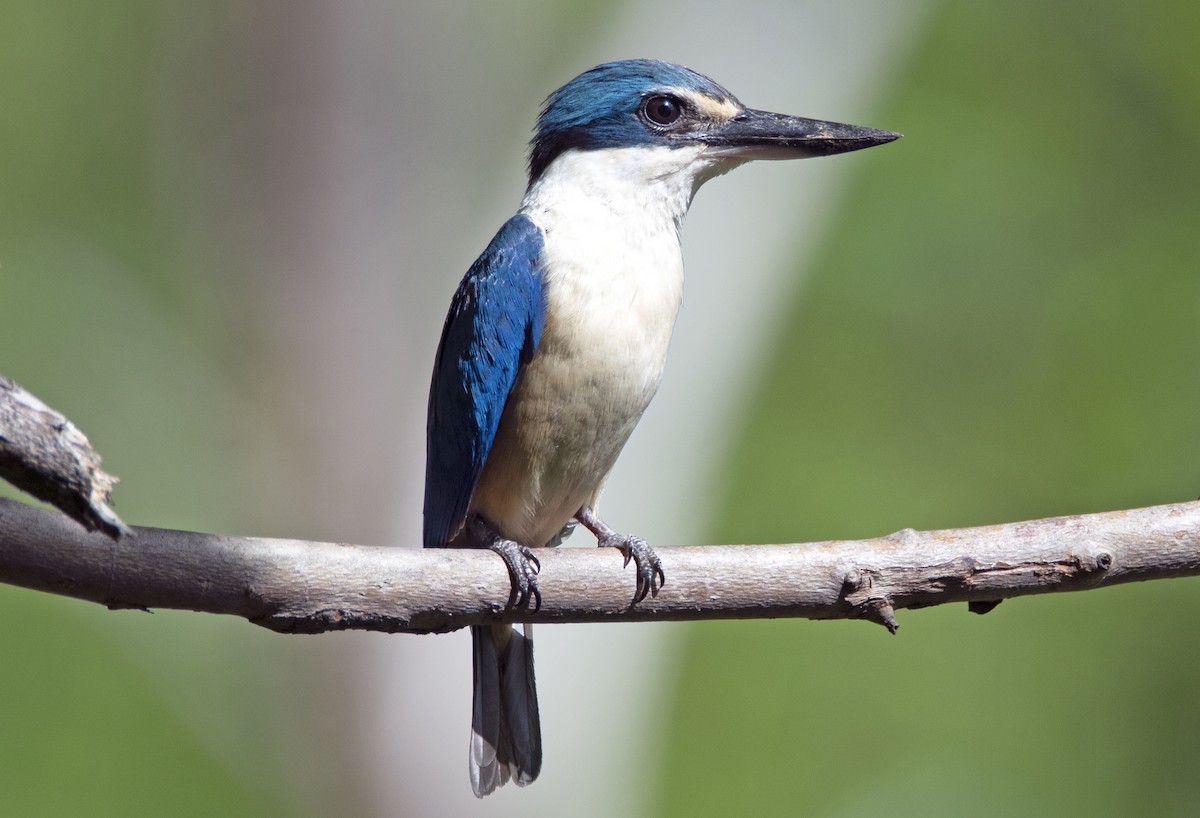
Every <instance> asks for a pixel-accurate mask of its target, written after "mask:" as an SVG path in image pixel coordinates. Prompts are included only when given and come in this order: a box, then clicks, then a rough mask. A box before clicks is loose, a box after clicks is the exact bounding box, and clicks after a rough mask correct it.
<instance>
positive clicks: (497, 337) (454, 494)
mask: <svg viewBox="0 0 1200 818" xmlns="http://www.w3.org/2000/svg"><path fill="white" fill-rule="evenodd" d="M542 247H543V240H542V231H541V230H540V229H539V228H538V227H537V226H536V225H535V224H534V223H533V222H532V221H530V219H529V218H528V217H527V216H524V215H517V216H514V217H513V218H511V219H509V220H508V221H507V222H505V224H504V226H503V227H501V228H500V231H499V232H498V233H497V234H496V236H495V238H493V239H492V242H491V244H489V245H488V247H487V249H486V250H484V251H483V254H482V255H481V256H480V257H479V258H478V259H476V261H475V263H474V264H472V265H471V269H469V270H468V271H467V274H466V275H465V276H464V277H463V280H462V283H460V284H459V286H458V290H457V291H456V292H455V293H454V298H453V300H452V301H451V302H450V313H449V315H447V316H446V324H445V326H444V327H443V328H442V339H441V342H440V343H439V344H438V351H437V356H436V357H435V360H434V366H433V383H432V384H431V386H430V389H429V423H428V437H427V439H426V460H425V532H424V543H425V547H426V548H437V547H441V546H444V545H446V543H447V542H449V541H450V539H452V538H453V537H454V535H455V534H457V533H458V530H459V529H460V528H461V527H462V524H463V520H464V519H465V517H466V513H467V507H468V505H469V504H470V502H471V493H472V492H473V491H474V490H475V484H476V482H477V481H478V480H479V474H480V472H482V471H483V464H484V461H485V460H486V459H487V455H488V451H489V450H490V449H491V447H492V441H493V440H494V439H495V437H496V429H497V427H498V426H499V425H500V416H501V415H502V414H503V412H504V406H505V404H506V403H507V401H508V396H509V394H510V393H511V392H512V388H513V384H515V383H516V380H517V375H518V374H519V373H520V369H521V367H522V365H523V364H524V363H526V362H527V361H528V360H529V359H530V357H531V356H532V355H533V352H534V350H535V349H536V348H537V344H538V340H539V339H540V338H541V334H542V325H543V323H544V321H545V296H544V292H543V276H542V271H541V267H540V257H541V252H542Z"/></svg>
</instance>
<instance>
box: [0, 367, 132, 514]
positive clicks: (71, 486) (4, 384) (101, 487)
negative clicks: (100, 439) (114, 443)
mask: <svg viewBox="0 0 1200 818" xmlns="http://www.w3.org/2000/svg"><path fill="white" fill-rule="evenodd" d="M0 478H3V479H5V480H7V481H8V482H10V483H12V484H13V485H14V486H16V487H17V488H19V489H22V490H24V491H27V492H29V493H30V494H32V495H33V496H34V497H37V498H38V499H39V500H45V501H46V502H47V503H51V504H53V505H55V506H57V507H58V508H59V509H61V510H62V511H64V512H66V513H67V514H69V515H71V516H72V517H74V518H75V519H76V520H78V521H79V522H80V523H81V524H82V525H83V526H85V527H86V528H88V529H89V530H97V529H98V530H100V531H104V532H105V533H107V534H108V535H109V536H110V537H118V536H120V535H121V534H123V533H125V530H126V529H125V524H124V523H123V522H121V518H120V517H118V516H117V515H116V514H115V513H114V512H113V510H112V509H111V508H109V506H108V503H109V501H110V499H111V498H112V489H113V485H114V484H115V483H116V482H117V479H116V478H115V477H113V476H112V475H110V474H108V473H107V472H105V471H104V470H103V469H102V468H100V455H98V454H96V452H95V450H94V449H92V444H90V443H88V439H87V438H86V437H84V434H83V432H81V431H79V428H78V427H77V426H75V424H73V423H71V421H69V420H67V419H66V418H65V417H63V415H62V414H60V413H59V412H56V411H55V410H53V409H51V408H50V407H49V406H47V405H46V404H44V403H42V402H41V401H40V400H38V399H37V398H36V397H34V396H33V395H32V394H30V393H29V392H27V391H26V390H25V389H23V388H22V387H21V386H20V385H19V384H17V383H15V382H14V381H12V380H10V379H8V378H6V377H4V376H3V375H0Z"/></svg>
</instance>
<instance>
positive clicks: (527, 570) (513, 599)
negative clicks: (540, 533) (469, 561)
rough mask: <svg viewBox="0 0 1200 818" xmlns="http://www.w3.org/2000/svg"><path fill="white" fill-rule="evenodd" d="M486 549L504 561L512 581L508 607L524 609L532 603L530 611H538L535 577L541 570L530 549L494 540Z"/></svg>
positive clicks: (505, 541)
mask: <svg viewBox="0 0 1200 818" xmlns="http://www.w3.org/2000/svg"><path fill="white" fill-rule="evenodd" d="M488 547H489V548H490V549H491V550H492V551H495V552H496V553H497V554H499V555H500V557H501V559H503V560H504V565H505V567H506V568H508V575H509V578H510V579H512V590H511V591H510V592H509V594H508V606H509V607H510V608H525V607H529V606H530V604H531V603H532V606H533V607H532V610H534V611H538V610H540V609H541V607H542V591H541V589H540V588H539V587H538V581H537V575H538V574H539V573H541V570H542V563H541V560H539V559H538V558H537V557H535V556H534V555H533V551H532V550H531V549H529V548H527V547H526V546H524V545H520V544H519V543H515V542H513V541H512V540H503V539H501V540H496V541H495V542H494V543H492V544H491V545H490V546H488Z"/></svg>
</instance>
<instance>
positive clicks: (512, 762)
mask: <svg viewBox="0 0 1200 818" xmlns="http://www.w3.org/2000/svg"><path fill="white" fill-rule="evenodd" d="M471 647H472V652H473V659H474V666H475V695H474V700H473V705H472V708H471V757H470V769H471V788H472V789H474V790H475V795H476V796H477V797H479V798H482V797H483V796H485V795H487V794H488V793H490V792H491V791H492V790H494V789H496V787H499V786H501V785H502V784H505V783H506V782H507V781H508V780H509V778H511V779H512V780H513V781H515V782H516V783H517V785H518V786H521V787H523V786H525V785H526V784H530V783H532V782H533V780H534V779H535V778H537V777H538V773H539V772H541V769H542V727H541V722H540V720H539V718H538V704H537V687H536V686H535V684H534V678H533V627H532V626H531V625H525V626H524V632H522V631H519V630H517V629H516V628H514V627H512V626H510V625H491V626H487V627H472V628H471Z"/></svg>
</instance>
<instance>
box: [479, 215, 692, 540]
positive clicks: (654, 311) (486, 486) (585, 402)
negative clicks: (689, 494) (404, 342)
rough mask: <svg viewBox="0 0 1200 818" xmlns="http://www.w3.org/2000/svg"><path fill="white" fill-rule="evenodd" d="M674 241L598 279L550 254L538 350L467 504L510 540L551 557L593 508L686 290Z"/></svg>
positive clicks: (659, 362)
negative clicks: (551, 548) (548, 547)
mask: <svg viewBox="0 0 1200 818" xmlns="http://www.w3.org/2000/svg"><path fill="white" fill-rule="evenodd" d="M671 238H672V239H673V241H669V242H663V243H661V244H660V245H658V247H657V248H656V249H655V250H653V251H650V252H646V253H636V254H629V255H623V256H622V257H621V258H620V259H617V261H619V262H621V263H617V264H611V265H609V266H607V268H604V267H602V268H600V269H595V268H594V267H591V265H592V264H594V261H595V259H594V258H586V256H585V258H583V259H580V257H579V256H577V255H576V256H575V257H574V258H572V259H561V258H557V259H556V258H555V256H554V254H553V253H548V254H547V255H548V262H549V265H550V266H549V269H550V270H551V272H550V273H549V274H548V276H547V290H546V298H547V310H546V312H547V317H546V323H545V327H544V329H543V332H542V337H541V341H540V343H539V345H538V348H537V351H536V353H535V354H534V357H533V359H532V360H531V361H530V363H529V364H528V365H527V366H526V367H525V369H524V370H523V371H522V373H521V376H520V377H519V379H518V381H517V384H516V387H515V388H514V390H513V392H512V394H511V396H510V397H509V400H508V403H507V404H506V407H505V410H504V415H503V417H502V418H501V421H500V427H499V429H498V431H497V434H496V439H495V441H494V443H493V445H492V449H491V451H490V452H489V454H488V458H487V462H486V464H485V466H484V470H483V474H482V475H481V477H480V480H479V482H478V484H477V485H476V489H475V493H474V495H473V497H472V501H471V508H472V510H474V511H477V512H480V513H482V515H483V516H484V517H485V518H486V519H487V520H488V522H489V523H491V524H492V525H493V526H494V527H495V528H496V529H497V530H498V531H499V533H501V534H502V535H504V536H505V537H508V538H510V539H513V540H516V541H517V542H520V543H522V544H525V545H529V546H533V547H537V546H542V545H545V544H546V543H547V542H548V541H549V540H551V539H552V538H553V537H554V536H555V535H556V534H557V533H558V532H559V531H560V530H561V529H562V527H563V526H564V525H565V524H566V523H567V522H568V521H569V520H570V519H571V518H572V517H573V516H574V515H575V513H576V512H577V511H578V510H579V508H580V507H581V506H583V505H588V506H592V505H594V504H595V502H596V498H597V497H598V496H599V494H600V490H601V488H602V487H603V485H604V480H605V478H606V477H607V476H608V472H609V471H610V470H611V469H612V466H613V463H614V462H615V461H616V459H617V455H618V454H620V452H621V448H622V447H623V446H624V445H625V442H626V440H628V438H629V435H630V433H631V432H632V431H633V428H634V426H635V425H637V422H638V420H639V419H640V418H641V416H642V413H643V412H644V411H645V409H646V406H647V405H648V404H649V403H650V399H651V398H652V397H653V396H654V392H655V390H656V389H657V388H658V384H659V380H660V379H661V376H662V371H663V364H664V362H665V360H666V355H667V347H668V345H669V343H670V338H671V330H672V328H673V326H674V323H675V316H676V314H677V313H678V310H679V303H680V298H681V294H682V280H683V270H682V259H681V257H680V255H679V250H678V246H679V245H678V241H677V239H675V237H674V236H672V237H671ZM571 246H574V247H580V246H583V245H582V244H581V243H580V242H578V241H577V242H575V243H574V244H573V245H571ZM589 267H591V268H590V269H589Z"/></svg>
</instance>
